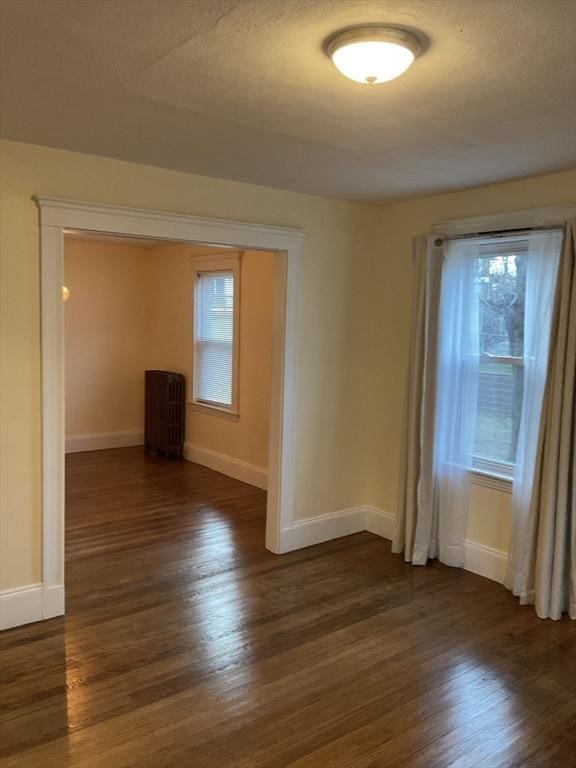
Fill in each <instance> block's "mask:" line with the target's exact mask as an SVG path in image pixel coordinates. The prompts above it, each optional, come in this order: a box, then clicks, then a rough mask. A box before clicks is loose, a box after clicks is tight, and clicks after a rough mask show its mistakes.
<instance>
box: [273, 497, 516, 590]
mask: <svg viewBox="0 0 576 768" xmlns="http://www.w3.org/2000/svg"><path fill="white" fill-rule="evenodd" d="M395 527H396V518H395V516H394V515H392V514H390V513H389V512H386V511H385V510H383V509H378V508H377V507H371V506H362V507H352V508H351V509H344V510H341V511H339V512H333V513H329V514H326V515H317V516H316V517H308V518H305V519H303V520H297V521H296V522H295V523H294V525H293V526H292V527H291V528H285V529H284V530H283V531H282V536H281V552H282V553H284V552H291V551H293V550H295V549H302V548H303V547H311V546H314V544H321V543H322V542H324V541H330V539H338V538H340V537H341V536H349V535H350V534H352V533H359V532H360V531H369V532H370V533H373V534H375V535H376V536H381V537H382V538H383V539H388V540H390V541H391V540H392V539H393V538H394V531H395ZM507 559H508V554H507V553H506V552H503V551H502V550H499V549H493V548H492V547H487V546H485V545H484V544H478V543H477V542H475V541H469V540H468V539H467V540H466V542H465V547H464V569H465V570H466V571H470V572H471V573H477V574H478V575H479V576H484V577H485V578H487V579H491V580H492V581H497V582H498V583H500V584H503V583H504V577H505V574H506V562H507Z"/></svg>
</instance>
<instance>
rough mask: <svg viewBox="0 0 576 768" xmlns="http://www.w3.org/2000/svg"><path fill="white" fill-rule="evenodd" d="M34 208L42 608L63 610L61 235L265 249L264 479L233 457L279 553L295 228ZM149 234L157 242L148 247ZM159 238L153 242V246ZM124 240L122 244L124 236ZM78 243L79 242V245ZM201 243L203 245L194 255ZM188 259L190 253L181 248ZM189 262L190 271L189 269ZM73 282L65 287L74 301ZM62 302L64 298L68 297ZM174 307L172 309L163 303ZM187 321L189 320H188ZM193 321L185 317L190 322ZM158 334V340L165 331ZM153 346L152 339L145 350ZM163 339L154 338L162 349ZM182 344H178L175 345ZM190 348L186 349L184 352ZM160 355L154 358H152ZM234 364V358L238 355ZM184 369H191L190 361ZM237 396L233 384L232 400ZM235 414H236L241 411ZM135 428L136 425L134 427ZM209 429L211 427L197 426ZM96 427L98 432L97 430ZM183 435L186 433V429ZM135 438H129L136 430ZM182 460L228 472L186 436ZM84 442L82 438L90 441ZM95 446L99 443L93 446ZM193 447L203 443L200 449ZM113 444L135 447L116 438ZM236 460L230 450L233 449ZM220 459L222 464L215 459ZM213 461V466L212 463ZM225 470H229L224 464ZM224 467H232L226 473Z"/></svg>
mask: <svg viewBox="0 0 576 768" xmlns="http://www.w3.org/2000/svg"><path fill="white" fill-rule="evenodd" d="M36 202H37V204H38V206H39V208H40V212H41V264H42V342H43V345H42V374H43V403H42V406H43V409H42V418H43V455H42V458H43V462H42V463H43V595H44V598H43V616H44V618H49V617H50V616H56V615H60V614H62V613H64V544H65V540H64V536H65V533H64V530H65V529H64V497H65V492H64V488H65V486H64V480H65V474H64V449H65V407H64V400H65V375H64V361H65V355H64V352H65V344H66V339H65V335H64V322H63V302H62V286H63V285H65V280H64V243H65V238H67V237H68V236H69V237H70V239H71V240H73V239H74V237H76V242H80V240H82V241H83V242H84V244H86V242H87V241H88V242H89V241H90V238H91V239H92V242H94V240H95V239H97V238H108V239H110V238H120V237H129V238H132V240H133V241H134V247H136V242H135V241H137V240H138V241H142V240H146V241H147V242H146V246H151V248H153V247H159V248H165V249H167V248H171V249H177V248H178V247H180V248H188V249H195V254H194V256H196V257H199V258H202V259H204V258H212V257H213V256H216V255H217V252H218V253H220V254H221V255H222V254H224V255H225V256H228V257H229V256H230V255H231V254H232V253H235V254H237V255H239V254H242V257H245V255H246V253H247V252H250V253H253V254H254V259H258V258H263V256H262V254H263V253H264V252H268V253H269V254H270V253H273V254H274V255H273V260H274V269H273V291H274V299H273V323H272V325H273V329H272V339H273V340H272V360H271V365H270V367H271V373H270V411H269V413H270V421H269V430H268V435H269V439H268V466H267V469H266V476H265V478H264V476H263V473H262V472H260V473H259V472H258V470H259V469H260V470H261V469H263V468H262V467H259V465H258V464H253V463H251V462H250V461H245V460H244V459H238V460H237V462H236V470H237V472H238V473H240V474H241V473H242V472H245V473H246V472H248V473H250V472H252V476H251V477H250V478H247V477H246V475H244V476H243V477H241V478H240V479H243V480H244V481H245V482H249V483H253V484H254V485H256V486H257V485H260V486H261V485H264V484H265V485H266V486H267V489H268V493H267V501H266V547H267V548H268V549H269V550H271V551H273V552H276V553H281V552H282V551H283V543H282V539H283V532H285V531H286V530H289V529H290V527H291V525H292V520H293V499H294V482H293V467H294V430H293V422H294V411H295V376H296V355H295V351H296V333H297V295H298V286H297V278H298V269H299V260H300V247H301V240H302V237H303V233H302V232H301V231H299V230H290V229H284V228H279V227H268V226H260V225H251V224H244V223H236V222H225V221H220V220H210V219H198V218H196V217H189V216H180V215H175V214H166V213H161V212H149V211H141V210H137V209H123V208H116V207H112V206H98V205H91V204H85V203H74V202H70V201H62V200H55V199H47V198H39V199H37V200H36ZM152 241H157V242H156V243H155V245H152ZM159 243H161V244H159ZM123 244H124V245H126V243H123ZM82 247H85V245H84V246H82ZM199 249H204V253H203V254H202V253H200V252H199ZM188 261H189V262H194V257H191V256H190V254H188ZM192 269H195V267H194V268H192ZM152 282H153V286H152V290H153V292H154V291H157V292H158V293H161V287H160V285H159V283H157V282H156V281H155V280H154V278H153V279H152ZM73 295H74V293H73V289H71V291H70V297H71V298H70V299H69V301H72V300H73V299H72V297H73ZM70 306H72V305H71V304H70ZM170 309H171V310H172V309H173V307H170ZM189 319H190V318H189ZM188 325H191V323H188ZM163 338H166V334H164V336H163ZM154 346H155V345H154V344H150V347H151V349H152V348H153V347H154ZM162 346H163V345H162V344H160V347H162ZM164 346H165V347H166V349H162V350H161V352H157V351H156V352H154V354H164V353H167V356H166V357H165V358H164V359H165V360H166V361H167V362H166V364H162V368H168V369H170V368H174V367H176V366H174V365H172V364H171V363H170V362H168V361H169V360H171V359H175V358H170V357H169V353H170V339H169V338H168V341H167V342H166V344H165V345H164ZM181 346H183V345H181ZM188 352H189V350H188ZM152 359H154V360H159V358H158V357H153V358H152ZM239 365H240V368H241V365H242V363H241V361H240V364H239ZM189 370H190V369H189ZM187 399H189V400H190V403H189V405H188V406H187V412H189V413H192V414H193V416H192V418H193V419H197V421H198V422H201V421H202V420H204V422H206V420H207V418H208V414H207V413H206V403H203V402H201V398H198V397H197V393H196V392H195V391H194V390H188V391H187ZM239 402H241V392H240V400H239ZM237 415H238V414H234V413H231V412H227V413H223V414H222V415H221V417H220V418H221V419H222V421H225V418H226V417H227V418H230V419H231V421H232V423H234V418H235V417H236V416H237ZM240 419H241V416H240ZM123 431H126V432H130V431H131V430H130V429H128V430H121V429H120V430H114V429H112V430H110V432H109V433H106V432H104V433H100V435H102V434H104V435H106V434H108V435H112V438H111V439H112V440H114V439H116V440H118V439H121V438H119V437H118V436H117V435H116V436H115V435H114V434H113V433H114V432H123ZM136 431H137V430H136ZM205 432H206V434H208V435H209V436H210V437H213V436H214V434H213V433H214V430H213V429H212V430H210V429H209V428H208V429H206V430H205ZM98 434H99V433H92V432H80V433H77V434H73V433H70V434H69V438H70V439H69V441H68V449H69V450H70V454H71V455H73V453H75V452H76V453H80V451H79V450H75V448H74V438H77V437H80V442H79V441H78V440H76V443H75V446H76V448H78V446H80V448H81V446H82V440H83V439H84V440H88V441H89V440H90V439H92V438H94V439H98V437H97V436H98ZM95 435H96V437H95ZM187 438H188V435H187ZM134 439H135V440H136V438H134ZM187 443H188V444H189V445H188V448H187V450H188V451H189V455H188V458H190V459H191V460H192V461H196V462H198V461H199V458H202V459H203V462H202V463H203V464H204V466H211V464H210V462H211V463H212V466H213V469H216V470H217V471H220V472H222V471H226V469H224V468H223V466H222V463H221V462H222V461H224V460H225V458H223V457H226V454H224V453H222V452H220V451H218V450H215V449H214V448H213V447H207V446H205V445H204V446H203V445H202V444H201V443H199V444H197V445H196V444H194V443H193V442H192V441H191V440H188V439H187ZM89 445H90V444H89V442H88V443H87V442H85V443H84V446H85V447H86V446H88V447H89ZM101 447H103V446H101ZM199 449H204V453H203V454H202V456H200V454H199V453H198V450H199ZM119 450H124V451H126V452H128V453H129V452H130V451H131V450H138V449H137V448H136V449H134V448H131V447H130V446H123V447H122V448H121V449H119ZM233 458H235V457H233ZM218 462H220V464H218ZM214 464H216V466H214ZM227 469H228V470H229V469H230V465H228V467H227ZM227 473H228V474H231V472H230V471H228V472H227Z"/></svg>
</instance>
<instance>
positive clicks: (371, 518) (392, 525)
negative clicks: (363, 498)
mask: <svg viewBox="0 0 576 768" xmlns="http://www.w3.org/2000/svg"><path fill="white" fill-rule="evenodd" d="M364 514H365V516H366V530H367V531H370V533H374V534H376V536H382V538H383V539H388V540H389V541H392V539H393V538H394V532H395V530H396V517H395V516H394V515H391V514H390V512H386V511H385V510H383V509H377V508H376V507H364Z"/></svg>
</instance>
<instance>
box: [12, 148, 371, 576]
mask: <svg viewBox="0 0 576 768" xmlns="http://www.w3.org/2000/svg"><path fill="white" fill-rule="evenodd" d="M0 150H1V154H0V160H1V164H2V165H1V169H0V170H1V182H0V183H1V185H2V186H1V187H0V206H1V207H0V224H1V235H0V237H1V240H0V252H1V257H2V260H1V268H2V281H1V283H2V296H1V298H2V301H1V331H2V338H1V342H2V343H1V354H2V360H1V368H2V376H3V381H2V388H1V403H0V405H1V410H2V420H3V421H2V427H3V428H2V445H1V466H0V472H1V474H2V490H1V492H2V497H1V512H0V529H1V530H0V533H1V544H0V546H1V549H0V569H1V570H0V585H1V587H2V588H5V589H7V588H11V587H17V586H21V585H25V584H30V583H34V582H38V581H40V578H41V506H40V426H41V418H40V417H41V414H40V303H39V258H38V254H39V246H38V211H37V209H36V206H35V204H34V202H33V201H32V200H31V197H32V195H45V196H54V197H62V198H69V199H76V200H81V201H89V202H99V203H108V204H112V205H123V206H134V207H139V208H148V209H156V210H164V211H171V212H176V213H187V214H194V215H198V216H208V217H216V218H224V219H235V220H239V221H248V222H256V223H262V224H272V225H280V226H288V227H301V228H302V229H304V230H306V232H307V236H306V239H305V242H304V249H303V256H302V272H301V284H300V313H299V323H300V333H299V339H298V359H299V371H298V377H297V394H296V397H297V417H296V423H295V433H296V443H297V450H296V457H297V460H296V467H295V473H296V487H295V512H296V516H297V517H298V518H303V517H309V516H312V515H317V514H322V513H326V512H333V511H334V510H340V509H345V508H348V507H352V506H354V505H356V504H358V502H359V500H360V499H361V497H362V492H363V473H364V465H365V462H364V459H365V456H364V453H363V450H364V445H365V441H364V436H363V435H362V427H363V424H362V423H361V419H360V418H359V413H360V411H361V407H362V406H361V402H362V387H363V371H362V369H361V366H360V362H361V360H360V352H361V350H360V349H359V345H358V344H356V339H357V338H358V334H359V332H360V330H361V328H362V327H364V326H365V317H366V312H367V307H366V305H365V303H364V302H360V303H356V302H355V301H354V298H356V299H360V298H361V296H362V290H361V287H362V283H363V271H362V270H360V271H359V270H358V266H359V264H360V263H361V262H362V260H363V258H364V256H363V255H364V254H367V253H369V252H370V251H371V249H372V246H373V243H374V242H375V241H374V239H373V238H374V237H375V236H376V232H377V227H378V216H379V212H378V211H377V209H375V208H371V207H370V206H361V205H354V204H349V203H345V202H341V201H334V200H327V199H322V198H318V197H312V196H308V195H301V194H296V193H292V192H285V191H280V190H275V189H267V188H263V187H256V186H251V185H247V184H240V183H236V182H228V181H222V180H218V179H210V178H205V177H199V176H192V175H190V174H185V173H177V172H175V171H167V170H162V169H159V168H152V167H148V166H141V165H136V164H133V163H124V162H120V161H117V160H110V159H107V158H101V157H93V156H88V155H81V154H76V153H72V152H64V151H60V150H54V149H48V148H45V147H38V146H32V145H27V144H20V143H16V142H2V143H1V145H0Z"/></svg>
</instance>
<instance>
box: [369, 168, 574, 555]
mask: <svg viewBox="0 0 576 768" xmlns="http://www.w3.org/2000/svg"><path fill="white" fill-rule="evenodd" d="M575 201H576V172H574V171H571V172H565V173H556V174H549V175H546V176H539V177H535V178H529V179H524V180H522V181H513V182H508V183H504V184H494V185H491V186H487V187H478V188H476V189H469V190H464V191H462V192H454V193H451V194H445V195H436V196H433V197H425V198H420V199H416V200H410V201H406V202H403V203H397V204H393V205H387V206H385V207H383V208H382V210H381V214H380V215H381V231H380V246H379V248H378V249H376V250H375V251H374V253H373V257H372V262H371V266H370V272H369V274H370V280H369V281H368V282H369V288H370V291H371V294H370V299H369V300H370V306H371V311H372V318H371V323H370V331H369V334H368V335H369V339H370V341H369V344H368V347H369V348H368V350H366V351H365V353H364V354H365V357H366V359H368V358H370V360H371V362H370V365H369V375H368V376H367V380H366V387H367V390H366V398H365V401H364V402H365V404H366V411H365V413H364V424H365V432H366V434H367V439H368V445H367V448H366V450H367V453H366V460H367V465H366V467H367V472H366V475H365V478H366V488H365V499H366V503H368V504H371V505H374V506H376V507H379V508H381V509H385V510H387V511H389V512H392V513H396V509H397V503H398V481H399V472H400V449H399V446H400V444H401V439H402V419H403V411H404V406H405V392H406V382H407V375H408V350H409V341H410V314H411V292H412V250H411V249H412V238H413V237H414V236H416V235H421V234H426V233H428V232H430V230H431V227H432V226H433V225H434V224H437V223H438V222H440V221H445V220H446V219H459V218H468V217H471V216H482V215H488V214H492V213H500V212H503V211H517V210H522V209H526V208H540V207H544V206H552V205H566V204H569V203H574V202H575ZM510 501H511V496H510V494H506V493H502V492H500V491H495V490H492V489H487V488H473V489H472V493H471V498H470V515H469V525H468V533H467V536H468V537H469V538H470V539H472V540H474V541H477V542H479V543H481V544H484V545H486V546H489V547H494V548H495V549H502V548H505V547H506V546H507V541H508V535H509V527H510Z"/></svg>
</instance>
